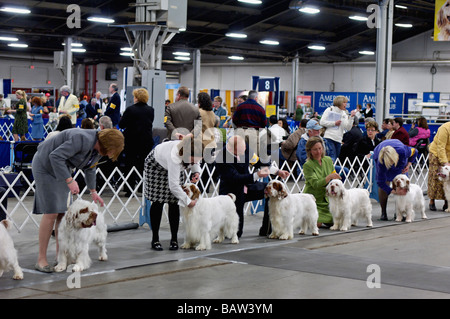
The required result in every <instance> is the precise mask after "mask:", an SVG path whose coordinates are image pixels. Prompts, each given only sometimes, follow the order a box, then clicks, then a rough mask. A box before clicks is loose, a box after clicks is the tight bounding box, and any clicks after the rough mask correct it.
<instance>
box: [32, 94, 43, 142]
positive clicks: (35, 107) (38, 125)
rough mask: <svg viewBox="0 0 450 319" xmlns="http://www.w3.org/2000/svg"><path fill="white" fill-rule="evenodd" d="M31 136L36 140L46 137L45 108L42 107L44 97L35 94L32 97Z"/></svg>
mask: <svg viewBox="0 0 450 319" xmlns="http://www.w3.org/2000/svg"><path fill="white" fill-rule="evenodd" d="M31 105H32V108H31V112H30V117H31V138H32V139H33V140H35V141H39V140H42V139H43V138H44V119H43V118H42V115H43V114H44V108H43V107H42V99H41V98H39V97H37V96H35V97H33V98H32V99H31Z"/></svg>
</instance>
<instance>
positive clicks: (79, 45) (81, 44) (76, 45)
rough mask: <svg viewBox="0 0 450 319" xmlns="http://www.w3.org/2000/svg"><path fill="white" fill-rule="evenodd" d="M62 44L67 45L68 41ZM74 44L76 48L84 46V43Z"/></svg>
mask: <svg viewBox="0 0 450 319" xmlns="http://www.w3.org/2000/svg"><path fill="white" fill-rule="evenodd" d="M62 45H66V43H64V42H63V44H62ZM72 46H73V47H75V48H81V47H82V46H83V43H77V42H72Z"/></svg>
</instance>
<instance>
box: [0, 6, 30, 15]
mask: <svg viewBox="0 0 450 319" xmlns="http://www.w3.org/2000/svg"><path fill="white" fill-rule="evenodd" d="M0 11H3V12H10V13H19V14H29V13H31V11H30V10H28V9H23V8H14V7H3V8H1V9H0Z"/></svg>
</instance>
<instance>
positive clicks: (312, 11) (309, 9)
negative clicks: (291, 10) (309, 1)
mask: <svg viewBox="0 0 450 319" xmlns="http://www.w3.org/2000/svg"><path fill="white" fill-rule="evenodd" d="M298 11H300V12H303V13H308V14H317V13H319V12H320V10H319V9H317V8H313V7H302V8H300V9H298Z"/></svg>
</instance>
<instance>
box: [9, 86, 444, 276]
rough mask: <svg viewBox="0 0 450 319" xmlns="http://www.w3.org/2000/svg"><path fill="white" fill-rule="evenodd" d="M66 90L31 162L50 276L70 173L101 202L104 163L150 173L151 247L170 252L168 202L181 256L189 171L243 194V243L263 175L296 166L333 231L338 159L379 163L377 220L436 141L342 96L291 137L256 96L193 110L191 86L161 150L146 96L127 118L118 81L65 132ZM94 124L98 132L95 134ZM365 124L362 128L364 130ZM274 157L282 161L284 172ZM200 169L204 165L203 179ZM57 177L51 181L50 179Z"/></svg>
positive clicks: (74, 107) (204, 101)
mask: <svg viewBox="0 0 450 319" xmlns="http://www.w3.org/2000/svg"><path fill="white" fill-rule="evenodd" d="M60 92H61V99H60V100H59V102H58V103H57V105H58V106H57V107H55V108H54V109H53V110H56V111H57V112H58V114H61V115H62V116H61V117H60V119H59V123H58V126H57V127H56V129H55V132H53V133H52V134H50V135H49V136H47V138H46V139H45V140H44V142H42V143H41V145H40V146H39V149H38V153H37V154H39V155H38V157H37V160H35V161H33V174H34V173H36V174H34V175H35V178H36V179H39V181H36V194H35V212H36V213H43V214H44V215H52V216H47V217H48V218H43V219H42V224H41V229H40V235H39V240H40V250H39V258H38V263H37V264H36V269H38V270H40V271H44V272H50V271H51V265H49V264H48V261H47V259H46V251H47V246H48V239H49V238H50V237H49V236H50V235H49V234H50V233H51V230H52V229H56V228H57V227H56V228H55V225H56V226H57V224H58V222H59V221H60V220H61V214H63V211H64V207H65V205H66V203H67V191H69V190H70V193H71V194H72V195H75V194H78V193H79V191H80V187H79V186H78V181H77V180H74V179H73V178H72V175H71V169H74V168H75V169H81V170H83V171H84V172H85V176H86V177H85V182H86V185H87V187H88V189H89V190H90V193H91V195H92V199H93V200H94V201H97V202H99V203H101V204H103V200H102V199H101V198H100V197H99V196H98V194H97V193H96V181H95V178H93V177H94V175H92V172H93V171H94V169H95V168H96V167H97V165H98V163H99V159H100V157H101V156H107V157H109V158H110V159H112V160H114V161H117V160H119V159H120V157H122V156H123V155H124V169H125V173H126V175H128V174H127V173H129V172H130V171H131V169H132V168H133V167H135V168H136V169H137V170H138V171H139V172H141V173H142V176H144V192H143V195H144V197H145V198H146V199H147V200H148V201H150V202H151V208H150V221H151V229H152V241H151V247H152V249H153V250H156V251H161V250H163V247H162V245H161V242H160V240H159V228H160V223H161V216H162V211H163V206H164V204H168V207H169V215H168V217H169V223H170V231H171V241H170V246H169V249H170V250H177V249H178V228H179V221H180V207H193V206H195V205H196V202H197V200H195V199H191V198H189V197H188V195H187V194H186V193H185V192H184V191H183V189H182V185H183V184H184V183H185V182H186V181H187V176H185V170H186V169H190V175H189V179H190V181H191V182H194V183H196V182H198V181H200V180H201V181H202V183H201V184H203V185H201V186H202V187H205V188H206V189H208V183H209V182H210V181H211V180H214V181H220V184H219V185H220V186H219V195H226V194H228V193H233V194H234V195H235V196H236V202H235V203H236V208H237V214H238V216H239V229H238V234H237V235H238V237H241V236H242V234H243V232H244V214H243V211H244V204H245V203H246V202H249V201H253V200H259V199H263V198H264V197H265V194H264V189H265V187H266V185H267V183H265V182H261V181H260V180H261V178H265V177H268V176H269V175H272V176H278V177H280V178H281V179H283V180H287V179H288V178H289V175H290V173H289V171H292V172H293V174H299V173H298V172H296V171H295V170H292V169H289V170H283V169H279V167H282V165H283V163H284V162H287V163H286V164H287V165H288V166H289V167H291V168H292V167H293V166H294V163H295V162H298V163H299V164H300V166H301V168H302V170H301V172H302V174H303V178H304V180H305V188H304V190H303V191H304V192H305V193H309V194H312V195H313V196H314V197H315V199H316V204H317V207H318V211H319V219H318V226H319V227H330V226H331V225H332V223H333V220H332V216H331V214H330V211H329V204H328V198H327V196H326V193H325V186H326V185H327V184H328V182H329V181H330V180H333V179H342V178H343V176H342V175H340V174H338V173H337V172H340V171H342V170H343V171H346V170H347V171H348V168H349V167H343V168H342V169H341V167H338V166H335V161H336V159H340V160H341V163H344V164H343V165H344V166H345V165H351V163H352V159H354V158H356V157H359V158H360V159H363V158H364V157H367V158H370V157H372V158H373V160H374V163H375V167H376V178H375V180H376V183H377V185H378V195H379V202H380V206H381V216H380V220H387V218H388V217H387V209H386V206H387V199H388V197H389V195H390V194H395V193H396V191H395V190H393V189H392V188H391V187H390V182H391V181H392V180H393V178H394V177H395V176H396V175H397V174H399V173H407V172H408V170H409V168H410V166H411V163H413V162H414V161H415V160H416V158H417V154H418V153H419V152H420V150H426V151H428V144H429V138H430V130H429V128H428V125H427V121H426V119H425V118H423V117H419V118H418V119H417V120H416V121H415V122H414V123H413V125H412V128H411V130H409V132H407V131H406V130H405V128H404V127H403V120H402V119H401V118H394V119H385V120H384V121H383V123H382V124H381V128H379V126H378V123H377V122H376V121H375V120H374V119H373V117H372V116H373V110H372V109H371V108H370V106H369V107H368V109H365V110H362V108H360V107H358V108H357V109H356V110H351V111H350V112H349V111H348V110H347V103H348V100H347V98H346V97H344V96H338V97H336V98H335V99H334V101H333V106H332V107H329V108H327V109H326V110H325V112H324V113H323V114H320V115H319V114H317V113H313V112H312V110H311V109H310V108H309V109H305V110H303V109H301V112H296V113H295V114H296V119H298V120H299V121H298V122H297V123H298V128H297V129H296V130H295V131H293V132H292V131H291V130H290V127H289V125H288V122H287V120H286V119H284V118H278V117H277V116H270V117H269V118H267V116H266V111H265V109H264V107H262V106H261V105H260V104H259V103H258V92H257V91H249V92H248V95H242V96H240V97H239V99H238V103H236V104H237V105H235V106H233V107H232V108H231V114H230V115H228V111H227V109H226V108H225V107H224V106H223V100H222V98H220V97H219V96H217V97H211V96H210V95H209V94H207V93H203V92H202V93H199V94H198V96H197V101H198V105H197V106H196V105H194V104H192V103H190V102H189V96H190V92H189V89H188V88H187V87H183V86H182V87H180V88H179V89H178V91H177V94H176V101H174V102H173V103H171V101H166V105H165V115H164V126H165V128H166V130H167V134H166V136H164V137H163V139H162V140H160V141H158V142H156V143H155V141H154V139H153V137H154V136H153V121H154V116H155V115H154V114H155V113H154V109H153V107H151V106H149V105H148V99H149V95H148V92H147V90H146V89H136V90H134V91H133V96H134V103H135V104H134V105H132V106H130V107H127V108H126V110H125V111H124V112H123V114H121V113H120V103H121V102H120V97H119V95H118V87H117V85H115V84H111V86H110V94H111V98H110V100H109V102H108V104H106V105H103V104H102V103H101V102H100V103H97V102H98V101H101V98H100V97H93V98H92V99H91V100H90V101H88V99H87V98H86V99H83V101H85V102H86V103H83V104H84V107H83V109H84V111H85V112H84V115H85V116H84V117H85V119H83V121H82V128H83V129H81V130H68V129H69V128H72V127H73V124H74V120H75V121H76V119H77V118H79V117H81V116H82V115H83V112H80V109H81V106H80V104H81V102H80V101H78V99H77V98H76V97H75V96H74V95H73V94H72V93H71V91H70V88H68V87H62V88H61V90H60ZM16 94H17V97H18V98H19V97H20V100H19V102H18V104H17V106H16V108H15V112H16V119H17V118H20V116H25V118H26V114H27V113H26V112H27V108H26V95H25V96H24V95H21V93H20V92H19V93H16ZM38 100H39V101H38ZM41 102H42V101H41V100H40V99H39V98H38V99H36V98H33V99H32V100H31V103H32V109H31V110H30V117H32V119H33V127H34V126H36V127H37V126H38V125H41V124H40V123H41V121H42V117H43V116H42V114H43V113H44V112H43V106H42V103H41ZM76 103H78V104H76ZM22 114H23V115H22ZM300 117H302V118H300ZM34 121H36V122H35V123H34ZM97 122H98V125H99V126H100V127H99V129H98V130H95V123H97ZM360 123H364V125H363V129H361V128H360V125H359V124H360ZM447 124H448V123H446V124H444V125H442V126H441V128H440V129H439V131H438V134H437V135H436V138H435V139H434V141H433V143H431V145H430V146H429V152H430V174H429V196H430V203H429V207H430V209H431V210H436V207H435V200H438V199H445V197H444V193H443V191H442V183H441V182H440V181H439V178H438V177H437V173H432V172H431V171H432V170H435V171H437V168H438V167H439V166H442V165H450V163H449V158H450V157H449V156H450V143H448V142H447V141H448V140H449V139H448V136H449V135H450V124H448V125H447ZM114 128H120V130H118V129H114ZM27 129H28V128H27ZM66 131H68V132H66ZM84 131H85V132H84ZM120 131H123V134H122V133H120ZM21 132H22V131H21V124H20V123H17V126H16V123H15V124H14V128H13V133H14V134H21ZM86 132H92V133H86ZM114 132H116V133H114ZM22 133H23V132H22ZM42 133H43V132H42V130H41V129H36V131H34V129H33V134H32V136H33V138H35V139H40V138H42ZM52 135H53V137H52ZM55 135H56V136H55ZM80 141H84V142H83V143H81V142H80ZM56 149H58V150H59V151H58V152H59V153H60V154H59V153H58V154H57V155H58V156H55V155H54V154H53V153H52V152H53V151H54V150H56ZM442 150H445V152H444V151H442ZM50 153H52V154H53V155H52V156H50V161H44V160H43V157H42V156H44V157H45V156H47V157H48V156H49V155H48V154H50ZM43 154H44V155H43ZM45 154H46V155H45ZM447 154H448V155H447ZM274 159H276V160H277V161H278V160H279V162H278V163H277V165H275V164H274ZM346 159H350V161H346ZM201 165H203V167H204V168H203V175H202V174H201V173H202V169H201ZM205 165H207V166H208V170H207V171H209V172H214V173H213V174H211V176H209V175H210V174H207V173H205V172H206V170H205V167H206V166H205ZM50 171H51V172H53V173H54V174H48V172H50ZM251 171H253V172H251ZM137 182H138V176H137V174H131V175H130V176H129V179H128V180H127V183H126V187H125V189H124V190H125V191H126V193H127V196H129V195H130V194H131V193H132V192H133V189H132V188H133V187H134V186H135V185H136V184H137ZM53 187H57V188H58V191H55V194H56V195H54V196H55V198H54V200H53V201H49V200H48V198H47V199H46V200H45V201H44V200H42V197H41V192H42V190H43V189H46V190H47V191H46V193H47V194H48V189H49V188H53ZM430 188H431V191H430ZM64 194H65V195H64ZM48 202H51V204H48ZM446 205H447V202H446ZM445 208H446V207H445ZM270 232H271V225H270V222H269V214H268V200H266V201H265V207H264V218H263V221H262V225H261V227H260V230H259V235H261V236H267V235H269V234H270Z"/></svg>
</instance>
